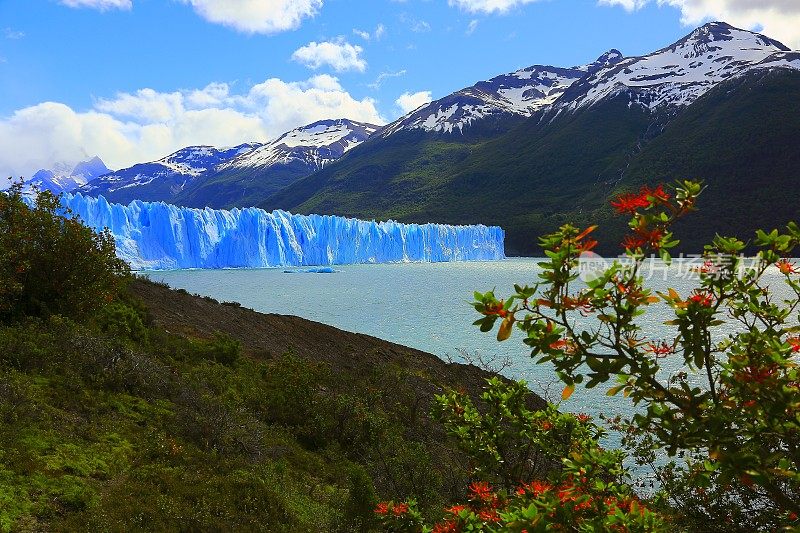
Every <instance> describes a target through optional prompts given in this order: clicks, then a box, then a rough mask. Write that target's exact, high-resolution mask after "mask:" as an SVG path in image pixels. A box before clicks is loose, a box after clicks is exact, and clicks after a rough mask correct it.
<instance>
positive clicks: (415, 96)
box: [395, 91, 433, 114]
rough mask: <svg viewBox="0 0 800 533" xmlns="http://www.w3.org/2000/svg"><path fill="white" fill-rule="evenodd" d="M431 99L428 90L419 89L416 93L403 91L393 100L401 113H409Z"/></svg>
mask: <svg viewBox="0 0 800 533" xmlns="http://www.w3.org/2000/svg"><path fill="white" fill-rule="evenodd" d="M431 100H433V98H431V92H430V91H419V92H416V93H408V92H406V93H403V94H401V95H400V97H399V98H398V99H397V100H395V103H396V104H397V106H398V107H399V108H400V109H402V110H403V114H406V113H410V112H412V111H414V110H415V109H417V108H418V107H419V106H421V105H425V104H427V103H428V102H430V101H431Z"/></svg>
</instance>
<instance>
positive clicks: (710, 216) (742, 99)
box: [624, 70, 800, 251]
mask: <svg viewBox="0 0 800 533" xmlns="http://www.w3.org/2000/svg"><path fill="white" fill-rule="evenodd" d="M797 102H800V73H797V72H794V71H786V70H779V71H774V72H770V73H760V74H757V75H753V76H748V77H745V78H743V79H739V80H731V81H730V82H728V83H726V84H724V85H722V86H720V87H719V89H718V90H715V91H712V92H710V93H708V94H706V95H705V96H704V97H702V98H700V99H699V100H698V101H697V102H695V103H694V104H693V105H692V106H690V107H689V109H687V110H686V112H685V113H683V114H682V115H680V116H678V117H677V118H676V119H675V120H674V121H672V122H671V123H670V124H669V125H668V126H667V128H666V129H665V131H664V133H663V134H662V135H660V136H659V137H657V138H656V139H654V140H653V141H652V142H650V143H648V144H647V145H646V146H645V147H644V149H643V150H642V152H641V154H639V155H638V156H637V157H636V158H634V159H633V160H632V161H631V166H630V168H629V169H628V170H627V171H626V173H625V181H624V183H625V184H630V186H635V185H636V184H637V183H643V182H646V181H649V182H651V183H652V182H654V181H667V182H669V181H672V180H674V179H679V178H681V177H686V176H691V177H694V178H698V179H703V180H705V182H706V184H707V185H708V189H707V191H706V192H705V193H703V196H702V197H701V203H700V207H701V208H702V209H701V211H700V213H698V214H697V215H694V216H692V217H688V218H687V219H686V220H684V221H683V222H682V224H681V225H680V226H679V230H678V231H680V233H681V235H682V237H683V241H684V244H685V247H686V248H688V249H691V250H694V251H697V250H698V249H699V248H700V247H701V246H702V244H703V243H706V242H708V241H710V240H711V238H713V236H714V234H715V233H722V234H728V235H739V236H740V237H742V238H744V239H748V238H752V236H753V233H754V231H755V229H756V228H765V229H766V228H769V229H771V228H775V227H783V226H784V225H785V224H786V223H787V222H788V221H790V220H798V219H800V142H798V139H800V106H798V105H797Z"/></svg>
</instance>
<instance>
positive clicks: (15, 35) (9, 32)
mask: <svg viewBox="0 0 800 533" xmlns="http://www.w3.org/2000/svg"><path fill="white" fill-rule="evenodd" d="M3 35H5V38H6V39H14V40H16V39H22V38H23V37H25V32H24V31H19V30H15V29H13V28H6V29H4V30H3Z"/></svg>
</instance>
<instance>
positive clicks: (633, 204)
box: [611, 193, 650, 215]
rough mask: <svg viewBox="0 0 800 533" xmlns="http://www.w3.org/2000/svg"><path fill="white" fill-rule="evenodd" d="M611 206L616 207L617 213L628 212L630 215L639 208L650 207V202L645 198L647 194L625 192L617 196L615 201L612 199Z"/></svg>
mask: <svg viewBox="0 0 800 533" xmlns="http://www.w3.org/2000/svg"><path fill="white" fill-rule="evenodd" d="M611 206H612V207H613V208H614V209H616V210H617V213H619V214H625V213H630V214H631V215H632V214H634V213H636V211H637V210H638V209H640V208H643V207H650V202H649V201H648V200H647V196H643V195H641V194H636V193H627V194H623V195H621V196H619V197H618V198H617V199H616V201H612V202H611Z"/></svg>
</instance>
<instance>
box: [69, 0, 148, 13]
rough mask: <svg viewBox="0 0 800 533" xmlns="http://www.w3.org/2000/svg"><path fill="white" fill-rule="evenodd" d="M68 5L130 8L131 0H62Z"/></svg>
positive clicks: (104, 8) (90, 7)
mask: <svg viewBox="0 0 800 533" xmlns="http://www.w3.org/2000/svg"><path fill="white" fill-rule="evenodd" d="M60 1H61V4H63V5H65V6H67V7H88V8H89V9H99V10H100V11H105V10H107V9H130V8H131V7H132V6H133V4H132V3H131V0H60Z"/></svg>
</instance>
